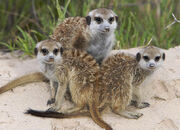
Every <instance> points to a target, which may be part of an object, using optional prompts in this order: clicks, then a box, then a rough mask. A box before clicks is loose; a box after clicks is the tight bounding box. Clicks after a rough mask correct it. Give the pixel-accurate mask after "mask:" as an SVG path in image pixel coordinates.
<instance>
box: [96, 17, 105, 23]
mask: <svg viewBox="0 0 180 130" xmlns="http://www.w3.org/2000/svg"><path fill="white" fill-rule="evenodd" d="M94 20H95V21H96V22H97V23H98V24H100V23H102V22H103V19H102V18H101V17H95V18H94Z"/></svg>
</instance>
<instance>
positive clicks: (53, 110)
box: [46, 107, 56, 112]
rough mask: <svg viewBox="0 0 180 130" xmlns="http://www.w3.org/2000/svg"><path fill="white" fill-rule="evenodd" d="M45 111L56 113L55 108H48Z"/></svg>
mask: <svg viewBox="0 0 180 130" xmlns="http://www.w3.org/2000/svg"><path fill="white" fill-rule="evenodd" d="M46 111H52V112H56V108H55V107H50V108H49V109H47V110H46Z"/></svg>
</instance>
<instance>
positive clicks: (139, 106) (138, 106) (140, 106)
mask: <svg viewBox="0 0 180 130" xmlns="http://www.w3.org/2000/svg"><path fill="white" fill-rule="evenodd" d="M149 106H150V104H149V103H148V102H141V103H139V104H137V105H136V107H137V108H139V109H142V108H146V107H149Z"/></svg>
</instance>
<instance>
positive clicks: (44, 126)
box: [0, 47, 180, 130]
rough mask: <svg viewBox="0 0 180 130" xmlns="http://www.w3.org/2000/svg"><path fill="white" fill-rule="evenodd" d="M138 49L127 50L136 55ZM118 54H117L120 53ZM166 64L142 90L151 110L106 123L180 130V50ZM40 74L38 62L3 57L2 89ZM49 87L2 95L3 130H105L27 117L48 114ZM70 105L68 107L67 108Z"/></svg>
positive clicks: (85, 122) (109, 117) (134, 129)
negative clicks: (33, 112)
mask: <svg viewBox="0 0 180 130" xmlns="http://www.w3.org/2000/svg"><path fill="white" fill-rule="evenodd" d="M137 50H138V49H129V50H126V51H128V52H131V53H136V52H137ZM117 52H118V51H113V53H117ZM165 53H166V61H165V62H164V65H163V66H162V68H160V69H159V70H158V71H156V72H155V73H154V74H153V76H152V78H151V79H150V80H149V81H148V82H146V84H144V85H143V86H142V96H143V97H144V100H145V101H148V102H149V103H150V104H151V106H150V107H149V108H144V109H135V111H138V112H141V113H143V114H144V115H143V117H141V118H140V119H138V120H133V119H125V118H123V117H120V116H118V115H115V114H113V113H111V112H109V113H107V114H104V115H103V119H104V120H105V121H106V122H108V123H109V124H110V125H111V126H112V127H113V129H114V130H120V129H121V130H178V129H180V69H179V67H180V47H176V48H172V49H169V50H165ZM36 70H38V64H37V62H36V60H35V59H27V60H21V59H17V58H12V57H11V56H9V55H7V54H5V55H4V54H3V53H0V81H1V82H0V86H2V85H4V84H6V83H7V82H9V81H11V80H12V79H14V78H15V77H18V76H21V75H22V74H25V73H29V72H33V71H36ZM47 86H48V84H45V83H33V84H28V85H25V86H21V87H17V88H15V89H13V90H12V91H8V92H6V93H3V94H1V95H0V130H101V128H100V127H99V126H97V125H96V124H95V123H94V122H93V121H92V120H91V119H90V118H85V117H82V118H75V119H43V118H39V117H33V116H30V115H25V114H24V112H25V110H27V109H28V108H33V109H39V110H46V109H47V108H48V106H47V105H46V102H47V100H48V98H49V93H48V88H47ZM65 105H67V104H65Z"/></svg>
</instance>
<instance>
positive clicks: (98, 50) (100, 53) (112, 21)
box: [0, 8, 118, 104]
mask: <svg viewBox="0 0 180 130" xmlns="http://www.w3.org/2000/svg"><path fill="white" fill-rule="evenodd" d="M117 20H118V17H117V15H116V14H115V13H114V12H113V11H112V10H110V9H106V8H99V9H95V10H92V11H90V12H89V13H88V15H87V17H70V18H66V19H65V20H64V21H63V22H62V23H61V24H59V25H58V26H57V27H56V28H55V30H54V33H53V34H52V36H51V39H48V40H44V41H42V42H43V43H45V42H47V43H50V42H52V43H54V44H56V42H57V43H61V45H62V47H63V48H75V49H80V50H85V51H87V52H88V53H89V54H91V55H92V56H93V57H94V58H95V59H96V61H97V62H98V63H101V62H102V60H103V59H104V58H105V57H106V56H107V55H108V53H109V51H110V50H112V47H113V46H114V42H115V36H114V31H115V29H116V28H117ZM42 42H40V43H42ZM37 45H38V44H37ZM50 45H51V44H50ZM47 49H48V48H47ZM37 50H38V46H36V49H35V52H36V51H37ZM39 60H41V59H40V58H39V59H38V61H39ZM42 60H43V59H42ZM44 63H45V62H44ZM52 63H53V62H51V66H52ZM46 69H49V70H46V71H48V72H49V73H50V71H52V68H48V67H46ZM52 73H53V71H52ZM33 75H34V76H36V80H37V81H43V80H44V79H45V76H43V74H42V75H41V74H39V72H37V73H33V74H31V75H30V76H27V75H24V76H22V77H19V78H17V79H15V80H13V81H11V82H10V83H8V84H6V85H4V86H2V87H1V88H0V93H3V92H6V91H8V90H10V89H12V88H14V87H17V86H19V85H23V84H26V83H32V82H35V81H36V80H34V79H33ZM45 75H46V74H45ZM46 77H47V78H48V79H51V77H50V75H48V76H46ZM52 78H53V77H52ZM24 79H26V80H24ZM12 82H13V84H12ZM50 84H51V85H50V86H53V85H52V84H57V83H56V82H54V83H53V82H50ZM51 88H52V87H51ZM52 95H53V94H52ZM53 100H54V99H52V102H51V101H49V103H48V104H51V103H53Z"/></svg>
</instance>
